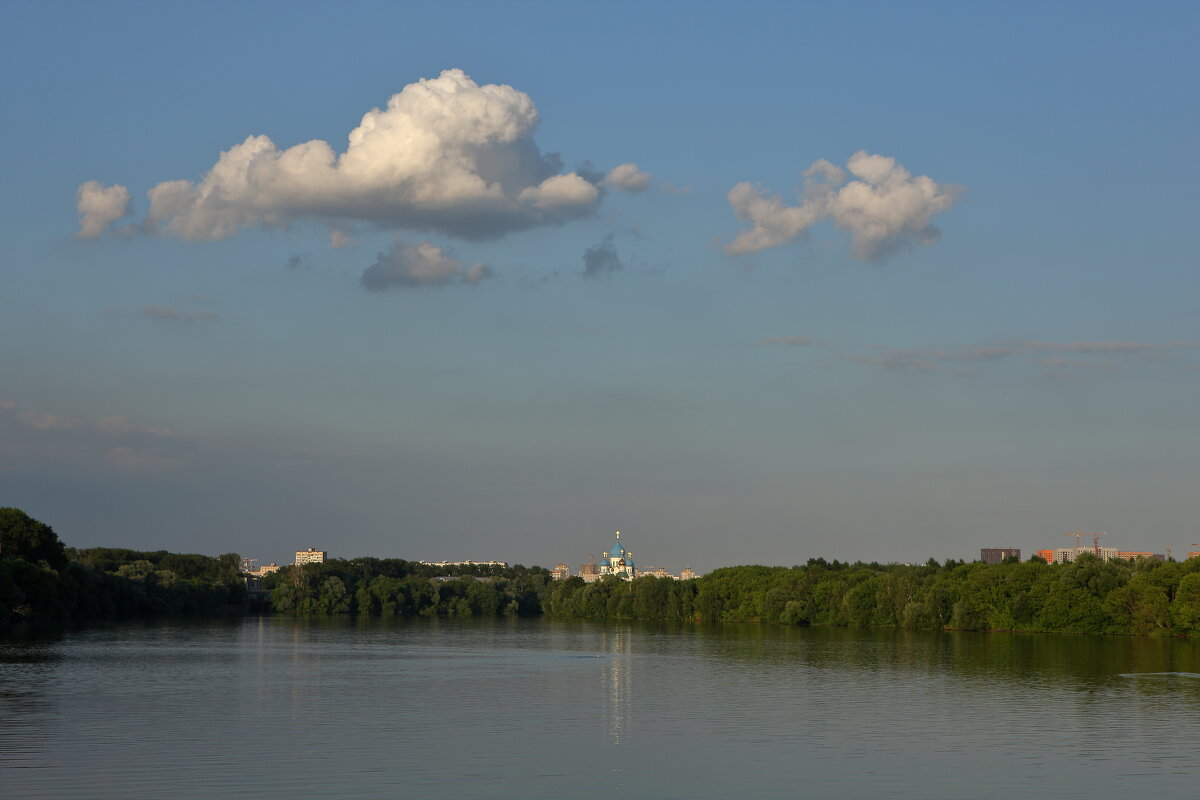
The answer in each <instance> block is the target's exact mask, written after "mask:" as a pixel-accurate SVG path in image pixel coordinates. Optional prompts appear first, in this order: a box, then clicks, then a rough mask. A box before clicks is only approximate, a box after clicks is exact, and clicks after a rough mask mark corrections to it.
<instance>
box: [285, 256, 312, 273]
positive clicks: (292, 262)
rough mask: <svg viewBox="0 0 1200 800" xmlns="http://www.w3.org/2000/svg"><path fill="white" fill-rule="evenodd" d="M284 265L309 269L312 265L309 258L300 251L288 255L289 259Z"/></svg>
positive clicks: (289, 267) (298, 268) (297, 268)
mask: <svg viewBox="0 0 1200 800" xmlns="http://www.w3.org/2000/svg"><path fill="white" fill-rule="evenodd" d="M283 265H284V267H286V268H287V269H290V270H300V269H308V268H309V267H310V266H311V265H310V264H309V263H308V259H307V258H306V257H305V256H302V255H300V254H299V253H292V254H291V255H290V256H288V258H287V261H285V262H284V264H283Z"/></svg>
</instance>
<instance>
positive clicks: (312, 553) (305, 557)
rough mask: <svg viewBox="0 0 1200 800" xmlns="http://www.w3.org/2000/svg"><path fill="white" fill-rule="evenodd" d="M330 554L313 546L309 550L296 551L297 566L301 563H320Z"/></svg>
mask: <svg viewBox="0 0 1200 800" xmlns="http://www.w3.org/2000/svg"><path fill="white" fill-rule="evenodd" d="M328 556H329V554H328V553H326V552H325V551H324V550H314V549H312V548H311V547H310V548H308V549H307V550H297V551H296V566H297V567H298V566H300V565H301V564H320V563H322V562H324V561H325V559H326V558H327V557H328Z"/></svg>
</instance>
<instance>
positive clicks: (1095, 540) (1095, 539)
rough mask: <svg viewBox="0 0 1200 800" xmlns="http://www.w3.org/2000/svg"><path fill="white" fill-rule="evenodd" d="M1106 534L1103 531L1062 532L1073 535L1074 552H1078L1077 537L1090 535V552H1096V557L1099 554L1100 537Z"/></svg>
mask: <svg viewBox="0 0 1200 800" xmlns="http://www.w3.org/2000/svg"><path fill="white" fill-rule="evenodd" d="M1107 535H1108V534H1107V533H1105V532H1100V533H1084V532H1083V531H1070V532H1068V533H1064V534H1063V536H1074V537H1075V552H1076V553H1078V552H1079V537H1081V536H1090V537H1092V552H1094V553H1095V554H1096V557H1097V558H1099V556H1100V537H1101V536H1107Z"/></svg>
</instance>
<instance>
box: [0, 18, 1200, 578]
mask: <svg viewBox="0 0 1200 800" xmlns="http://www.w3.org/2000/svg"><path fill="white" fill-rule="evenodd" d="M1198 31H1200V10H1198V9H1197V6H1196V5H1195V4H1193V3H1151V4H1146V5H1144V6H1143V5H1139V6H1137V7H1134V6H1132V5H1130V4H1117V3H1105V2H1089V3H1053V4H1045V3H1021V2H1015V3H1014V2H1004V3H982V2H981V3H866V2H836V3H834V2H829V3H821V2H813V3H803V4H799V3H778V4H776V3H752V2H750V3H748V2H741V3H704V2H689V3H669V2H662V3H650V4H645V3H624V2H609V3H604V4H590V5H584V4H562V3H550V2H545V3H540V2H538V3H534V2H513V3H472V2H463V3H457V4H455V6H454V9H453V11H452V12H451V10H450V9H449V8H448V7H447V6H444V5H441V6H439V5H437V4H395V3H368V2H348V3H341V4H332V3H308V2H296V1H295V0H293V1H292V2H287V3H273V2H252V3H224V2H210V3H204V4H184V3H169V4H168V3H156V2H155V3H150V2H146V3H141V2H112V3H103V4H95V3H61V2H45V3H31V2H10V3H6V4H4V5H3V6H2V7H0V52H2V53H3V55H2V56H0V58H2V59H3V69H0V98H2V105H0V114H2V116H0V136H2V137H3V138H2V140H0V141H2V144H3V150H4V152H5V153H6V157H5V158H4V159H0V187H3V188H2V189H0V219H2V220H3V223H2V228H0V233H2V236H0V505H7V506H15V507H18V508H21V509H23V510H25V511H26V512H28V513H29V514H31V515H33V516H35V517H37V518H38V519H40V520H42V521H44V522H46V523H48V524H50V525H52V526H53V527H54V528H55V530H56V531H57V532H58V534H59V536H60V537H61V538H62V539H63V540H64V541H65V542H66V543H67V544H68V545H72V546H77V547H92V546H109V547H128V548H135V549H167V550H172V551H182V552H200V553H208V554H218V553H225V552H237V553H241V554H242V555H244V556H250V557H255V558H259V559H261V560H263V561H272V560H274V561H278V562H281V563H283V562H285V561H290V560H291V556H292V552H293V551H295V550H297V549H305V548H308V547H315V548H317V549H323V550H327V551H328V552H329V553H330V555H331V556H333V557H345V558H349V557H354V556H360V555H369V556H377V557H397V558H406V559H412V560H416V559H425V560H448V559H454V560H457V559H475V560H484V559H501V560H506V561H509V562H512V563H522V564H542V565H546V566H553V565H554V564H555V563H558V562H559V561H564V562H566V563H568V564H570V565H572V566H573V567H574V566H576V565H578V564H580V563H583V562H585V561H586V560H587V558H588V556H589V554H596V555H598V554H599V553H600V552H601V551H602V550H603V549H604V548H605V547H606V546H607V545H608V544H609V543H610V542H611V541H612V533H613V531H615V530H618V529H619V530H621V531H622V542H623V543H624V544H625V545H626V546H627V547H628V548H629V549H630V550H632V551H633V553H634V557H635V559H636V560H637V562H638V564H639V566H643V567H646V566H658V565H662V566H666V567H667V568H669V569H672V570H679V569H681V568H682V567H684V566H685V565H690V566H692V567H693V568H694V569H697V570H699V571H707V570H711V569H713V568H716V567H719V566H724V565H733V564H746V563H761V564H785V565H791V564H797V563H804V562H805V561H807V560H808V559H810V558H815V557H824V558H827V559H833V558H839V559H843V560H858V559H862V560H867V561H870V560H878V561H884V562H887V561H900V562H910V561H924V560H925V559H927V558H929V557H935V558H938V559H939V560H942V559H946V558H965V559H972V558H977V557H978V555H979V548H981V547H989V546H1005V547H1020V548H1022V549H1023V551H1024V553H1025V554H1026V555H1028V554H1030V553H1031V552H1032V551H1033V550H1034V549H1041V548H1049V547H1058V546H1067V545H1073V544H1074V540H1073V539H1068V538H1064V537H1063V535H1062V534H1064V533H1067V532H1070V531H1076V530H1082V531H1085V532H1091V531H1103V532H1106V534H1107V536H1106V537H1105V538H1104V539H1103V540H1102V544H1104V545H1106V546H1113V547H1118V548H1119V549H1129V550H1148V551H1154V552H1166V550H1167V548H1172V550H1173V553H1174V554H1175V555H1176V556H1181V555H1182V554H1183V553H1184V552H1185V551H1186V550H1188V549H1200V547H1192V546H1191V544H1192V542H1200V491H1198V490H1200V322H1198V320H1200V277H1198V265H1200V260H1198V258H1197V252H1198V250H1200V226H1198V225H1197V224H1196V214H1197V210H1198V209H1200V195H1198V191H1197V186H1200V169H1198V166H1197V164H1198V162H1200V159H1198V158H1197V155H1198V151H1197V142H1200V136H1198V134H1197V127H1198V126H1197V123H1198V122H1200V112H1198V109H1200V103H1197V99H1198V98H1197V93H1196V87H1197V86H1200V69H1198V67H1200V56H1198V51H1197V49H1196V47H1195V40H1196V35H1197V33H1198Z"/></svg>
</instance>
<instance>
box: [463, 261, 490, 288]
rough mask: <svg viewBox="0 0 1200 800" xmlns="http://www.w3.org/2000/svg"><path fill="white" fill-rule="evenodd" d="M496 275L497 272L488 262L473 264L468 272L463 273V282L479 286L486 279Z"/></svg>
mask: <svg viewBox="0 0 1200 800" xmlns="http://www.w3.org/2000/svg"><path fill="white" fill-rule="evenodd" d="M494 277H496V272H495V270H493V269H492V268H491V267H489V266H488V265H487V264H482V263H480V264H473V265H472V266H471V268H470V269H469V270H467V274H466V275H463V283H466V284H470V285H471V286H477V285H478V284H480V283H483V282H484V281H486V280H489V279H491V278H494Z"/></svg>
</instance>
